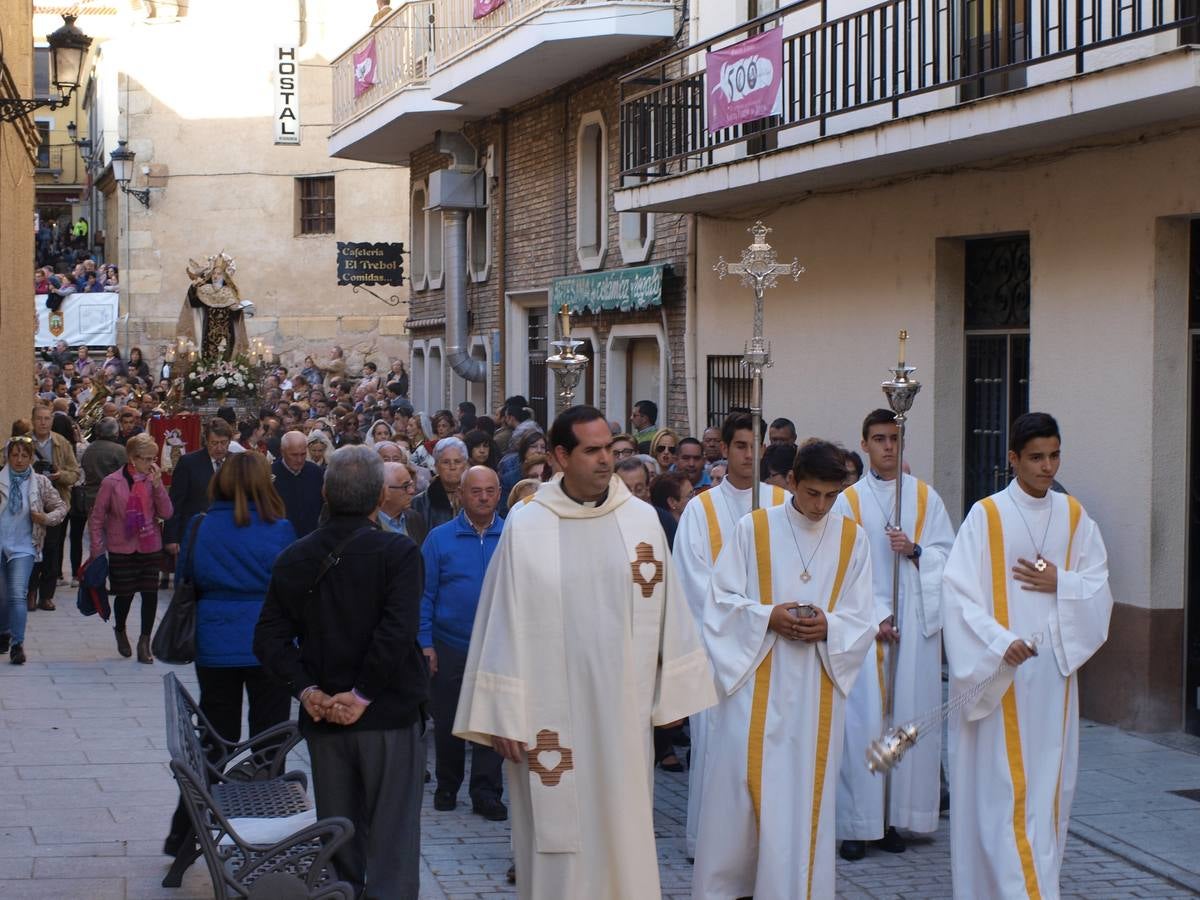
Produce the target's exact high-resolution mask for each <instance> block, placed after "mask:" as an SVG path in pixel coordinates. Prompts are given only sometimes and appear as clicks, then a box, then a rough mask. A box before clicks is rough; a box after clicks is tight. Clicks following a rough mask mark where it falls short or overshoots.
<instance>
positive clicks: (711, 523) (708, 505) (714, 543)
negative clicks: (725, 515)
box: [700, 485, 787, 563]
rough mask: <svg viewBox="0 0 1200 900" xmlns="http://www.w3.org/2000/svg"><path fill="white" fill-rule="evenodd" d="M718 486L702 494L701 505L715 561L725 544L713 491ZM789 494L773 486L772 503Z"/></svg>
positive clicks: (780, 500) (779, 501) (776, 503)
mask: <svg viewBox="0 0 1200 900" xmlns="http://www.w3.org/2000/svg"><path fill="white" fill-rule="evenodd" d="M716 489H717V488H716V487H711V488H709V489H708V490H707V491H704V492H703V493H702V494H700V505H701V506H703V507H704V519H705V521H706V522H707V523H708V552H709V555H710V556H711V557H712V561H713V562H714V563H715V562H716V561H717V557H718V556H720V555H721V547H722V546H724V541H725V539H724V537H723V536H722V535H721V520H720V519H719V518H718V517H717V505H716V504H715V503H713V498H712V492H713V491H715V490H716ZM786 496H787V491H785V490H784V489H783V488H781V487H779V486H778V485H772V486H771V505H772V506H778V505H779V504H780V503H782V502H783V499H784V498H785V497H786ZM733 524H734V527H735V528H736V527H737V522H734V523H733Z"/></svg>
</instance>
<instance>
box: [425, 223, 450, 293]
mask: <svg viewBox="0 0 1200 900" xmlns="http://www.w3.org/2000/svg"><path fill="white" fill-rule="evenodd" d="M442 250H443V244H442V211H441V210H440V209H427V210H426V211H425V260H426V262H425V270H426V272H428V275H429V286H430V287H431V288H440V287H441V286H442V276H443V275H445V274H446V270H445V265H444V260H443V253H442Z"/></svg>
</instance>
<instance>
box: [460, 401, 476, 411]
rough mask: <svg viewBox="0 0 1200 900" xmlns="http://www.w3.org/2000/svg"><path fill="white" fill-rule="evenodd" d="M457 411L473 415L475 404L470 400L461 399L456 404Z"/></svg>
mask: <svg viewBox="0 0 1200 900" xmlns="http://www.w3.org/2000/svg"><path fill="white" fill-rule="evenodd" d="M458 412H459V415H461V414H462V413H470V414H471V415H475V404H474V403H472V402H471V401H470V400H463V401H462V402H461V403H459V404H458Z"/></svg>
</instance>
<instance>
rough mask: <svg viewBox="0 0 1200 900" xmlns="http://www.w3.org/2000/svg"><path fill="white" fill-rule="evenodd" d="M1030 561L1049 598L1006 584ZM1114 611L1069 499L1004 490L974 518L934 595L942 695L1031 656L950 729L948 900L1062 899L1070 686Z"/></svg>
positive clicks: (1070, 781) (1071, 746)
mask: <svg viewBox="0 0 1200 900" xmlns="http://www.w3.org/2000/svg"><path fill="white" fill-rule="evenodd" d="M1039 555H1041V556H1042V557H1043V558H1044V559H1046V560H1047V561H1048V562H1050V563H1053V564H1054V565H1055V566H1057V568H1058V592H1057V593H1056V594H1045V593H1038V592H1035V591H1028V590H1024V589H1023V587H1022V585H1021V583H1020V582H1019V581H1017V580H1016V579H1014V578H1013V576H1012V570H1013V567H1014V566H1016V564H1017V560H1018V559H1025V560H1028V561H1030V562H1034V561H1036V560H1037V558H1038V556H1039ZM1112 602H1113V600H1112V594H1111V592H1110V591H1109V586H1108V556H1107V552H1106V551H1105V548H1104V541H1103V540H1102V538H1101V537H1100V530H1099V528H1097V527H1096V524H1095V523H1094V522H1093V521H1092V520H1091V518H1090V517H1089V516H1088V515H1087V513H1086V512H1085V511H1084V510H1083V507H1082V506H1080V504H1079V502H1078V501H1077V500H1076V499H1075V498H1074V497H1069V496H1067V495H1065V494H1058V493H1053V492H1052V493H1049V494H1047V495H1046V496H1045V497H1040V498H1037V497H1033V496H1030V495H1029V494H1028V493H1026V492H1025V490H1024V489H1023V488H1021V487H1020V486H1019V485H1018V484H1017V482H1015V481H1014V482H1012V483H1011V484H1010V485H1009V486H1008V488H1006V489H1005V490H1003V491H1001V492H1000V493H998V494H993V495H992V496H991V497H988V498H987V499H985V500H981V501H980V502H979V503H976V504H975V506H974V507H972V509H971V512H970V513H969V514H968V515H967V518H966V521H964V522H963V525H962V528H961V529H960V530H959V533H958V538H957V540H955V542H954V549H953V550H952V551H951V553H950V559H949V561H948V562H947V563H946V573H945V582H944V586H943V605H944V612H945V626H944V628H945V641H946V658H947V659H948V660H949V663H950V695H951V696H952V697H953V696H955V695H957V694H960V693H962V692H963V691H966V690H968V689H970V688H971V687H972V686H973V685H976V684H979V683H980V682H982V681H984V680H985V679H986V678H988V676H990V675H991V674H992V673H994V672H995V671H996V670H997V668H998V667H999V666H1000V664H1001V661H1002V659H1001V658H1002V657H1003V655H1004V652H1005V651H1006V650H1007V649H1008V647H1009V645H1010V644H1011V643H1012V642H1013V641H1015V640H1017V639H1019V638H1023V639H1026V640H1032V641H1035V642H1037V644H1038V655H1037V656H1035V657H1033V658H1032V659H1029V660H1026V661H1025V662H1024V663H1022V664H1021V665H1020V666H1018V667H1017V668H1016V669H1007V670H1006V672H1005V673H1004V675H1003V676H1002V677H1000V678H998V679H997V680H996V681H995V682H993V683H992V684H991V685H989V687H988V688H987V689H986V690H985V691H984V692H983V693H982V694H981V695H980V696H979V697H978V698H977V699H975V700H974V701H973V702H972V703H971V704H969V705H968V706H966V707H965V708H964V709H963V710H962V711H961V712H960V713H959V714H958V715H957V716H956V717H954V718H952V719H951V721H950V785H951V787H950V798H951V801H950V802H951V804H952V810H951V815H950V835H951V843H950V856H951V869H952V872H953V876H954V894H955V896H957V897H1005V898H1010V897H1033V898H1056V897H1058V896H1059V886H1058V879H1059V870H1060V869H1061V866H1062V858H1063V850H1064V848H1065V845H1066V837H1067V820H1068V817H1069V815H1070V810H1071V800H1072V799H1073V797H1074V793H1075V778H1076V771H1077V763H1078V756H1079V695H1078V688H1077V676H1076V672H1077V670H1078V669H1079V667H1080V666H1081V665H1083V663H1085V662H1086V661H1087V660H1088V659H1089V658H1090V657H1091V655H1092V654H1093V653H1095V652H1096V650H1098V649H1099V648H1100V646H1101V645H1102V644H1103V643H1104V641H1105V639H1106V638H1107V636H1108V620H1109V615H1110V613H1111V612H1112ZM901 765H903V763H902V764H901Z"/></svg>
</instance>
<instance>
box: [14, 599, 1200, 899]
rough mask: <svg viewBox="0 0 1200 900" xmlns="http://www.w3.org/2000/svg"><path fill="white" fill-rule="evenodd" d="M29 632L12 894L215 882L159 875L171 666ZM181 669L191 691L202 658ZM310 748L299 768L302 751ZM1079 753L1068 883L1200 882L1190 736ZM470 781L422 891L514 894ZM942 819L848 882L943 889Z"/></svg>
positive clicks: (898, 892) (1180, 886) (677, 840)
mask: <svg viewBox="0 0 1200 900" xmlns="http://www.w3.org/2000/svg"><path fill="white" fill-rule="evenodd" d="M27 648H28V651H29V663H28V664H27V665H26V666H24V667H23V668H19V667H15V666H10V665H8V663H7V660H5V661H4V662H3V663H0V898H14V900H15V898H20V900H31V898H56V900H59V898H62V900H65V898H81V900H82V898H86V900H110V898H112V900H116V898H130V900H132V898H151V897H162V898H174V900H193V898H203V897H210V896H211V889H210V886H209V880H208V874H207V872H206V871H205V870H204V869H203V867H202V866H201V865H197V866H193V867H192V869H191V870H190V871H189V872H188V874H187V876H186V878H185V879H184V883H183V887H182V888H180V889H178V890H174V891H172V890H165V889H163V888H161V887H160V886H159V883H160V881H161V880H162V876H163V874H164V873H165V871H166V868H167V858H166V857H164V856H162V855H161V852H160V850H161V844H162V838H163V835H164V833H165V831H166V827H167V821H168V819H169V817H170V813H171V810H172V808H173V806H174V803H175V799H176V797H177V793H176V790H175V788H174V785H173V783H172V781H171V778H170V775H169V773H168V771H167V766H166V759H167V754H166V750H165V749H164V748H165V741H164V737H163V713H162V685H161V676H162V675H163V673H164V672H166V671H167V670H168V667H167V666H164V665H161V664H155V665H154V666H143V665H139V664H138V663H136V662H133V661H131V660H124V659H120V658H119V657H118V656H117V654H116V650H115V646H114V643H113V639H112V633H111V631H110V630H109V629H108V628H107V626H105V624H104V623H102V622H100V621H98V620H97V619H94V618H93V619H84V618H82V617H81V616H79V615H78V614H77V613H76V612H75V610H74V605H73V603H72V602H71V600H70V598H68V597H67V596H66V592H65V591H60V600H59V609H58V611H56V612H36V613H32V614H31V615H30V624H29V637H28V639H27ZM175 671H176V672H177V673H178V674H180V675H181V676H182V677H183V678H184V681H185V683H186V684H187V685H188V687H189V689H193V690H194V688H195V684H194V677H193V675H192V673H191V670H190V669H185V668H177V669H175ZM298 756H299V758H297V759H295V760H294V763H295V766H296V767H300V768H303V767H305V765H306V760H304V759H303V754H298ZM1082 767H1083V774H1082V777H1081V781H1080V786H1079V797H1078V799H1077V802H1076V806H1075V811H1074V813H1075V814H1074V817H1073V821H1072V829H1073V835H1072V838H1071V840H1070V842H1069V844H1068V849H1067V858H1066V866H1065V869H1064V873H1063V896H1064V897H1072V898H1087V900H1108V898H1121V897H1161V898H1174V897H1181V898H1182V897H1193V896H1198V895H1200V854H1197V853H1196V850H1195V848H1196V835H1197V834H1200V802H1196V801H1195V800H1191V799H1188V798H1186V797H1181V796H1178V795H1175V794H1171V793H1168V792H1169V791H1174V790H1187V789H1196V788H1200V755H1197V753H1196V742H1194V741H1192V740H1190V739H1188V738H1186V737H1182V736H1171V737H1168V738H1154V739H1147V738H1143V737H1138V736H1133V735H1127V734H1123V733H1121V732H1119V731H1116V730H1115V729H1112V728H1107V727H1104V726H1097V725H1087V724H1085V728H1084V735H1083V754H1082ZM686 785H687V781H686V776H684V775H670V774H666V773H661V772H660V773H659V775H658V784H657V793H656V809H655V826H656V830H657V833H658V848H659V857H660V860H661V872H662V884H663V893H664V896H665V897H669V898H684V897H688V896H689V895H690V894H689V884H690V878H691V867H690V866H689V865H688V863H687V860H686V859H685V858H684V853H683V840H682V833H683V818H684V809H685V799H686V798H685V792H686ZM465 794H466V792H465V790H464V792H463V796H462V797H460V805H459V808H458V810H456V811H455V812H453V813H437V812H434V811H433V809H432V788H430V789H429V790H428V791H427V798H426V809H425V816H424V823H423V828H424V831H423V835H422V847H423V856H424V867H425V871H424V875H425V877H424V878H423V887H422V896H423V897H428V898H443V897H448V898H478V897H499V896H504V895H506V894H508V895H511V894H514V893H515V892H514V891H512V889H511V888H510V887H509V886H508V885H507V884H506V883H505V881H504V873H505V870H506V869H507V868H508V865H509V850H508V826H507V823H491V822H485V821H483V820H482V819H481V818H479V817H477V816H474V815H472V814H471V813H470V803H469V800H467V799H466V795H465ZM947 827H948V821H947V820H946V819H943V820H942V829H941V830H940V831H939V832H938V834H937V835H936V836H935V837H934V838H933V839H932V840H929V841H923V842H920V843H916V842H914V843H913V844H912V845H910V849H909V851H908V852H907V853H905V854H903V855H901V856H889V855H887V854H880V853H874V854H871V855H869V856H868V857H867V859H866V860H864V861H862V862H860V863H857V864H853V865H848V864H844V863H843V864H842V865H840V866H839V887H840V894H839V896H843V897H847V898H897V897H904V898H937V897H949V896H950V884H949V837H948V831H947ZM1082 838H1086V840H1084V839H1082ZM1105 848H1108V849H1105ZM1113 850H1116V851H1118V852H1120V853H1121V854H1122V855H1121V856H1118V855H1116V854H1115V853H1114V852H1112V851H1113ZM1123 857H1132V858H1133V859H1134V860H1136V861H1137V863H1138V864H1135V863H1134V862H1130V861H1129V860H1128V859H1126V858H1123ZM1147 867H1148V868H1150V869H1153V870H1155V871H1158V872H1163V873H1166V874H1168V875H1170V876H1171V877H1172V878H1174V879H1176V880H1174V881H1172V880H1168V879H1167V878H1164V877H1161V876H1160V875H1156V874H1153V872H1152V871H1148V870H1147ZM1189 888H1190V889H1189Z"/></svg>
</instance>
